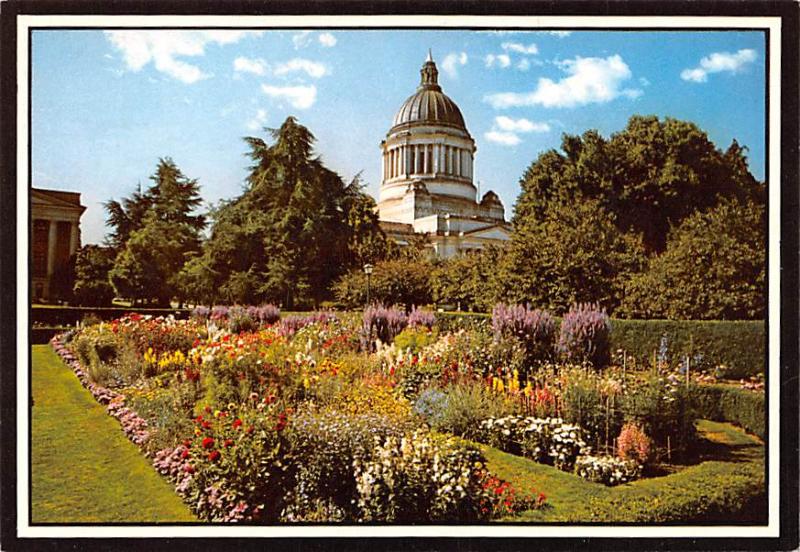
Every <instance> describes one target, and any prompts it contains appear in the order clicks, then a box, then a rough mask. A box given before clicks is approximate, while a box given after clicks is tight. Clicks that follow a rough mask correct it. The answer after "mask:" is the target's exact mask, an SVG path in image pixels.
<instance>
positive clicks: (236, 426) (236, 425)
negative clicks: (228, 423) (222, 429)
mask: <svg viewBox="0 0 800 552" xmlns="http://www.w3.org/2000/svg"><path fill="white" fill-rule="evenodd" d="M240 425H242V421H241V420H240V419H239V418H236V419H235V420H234V421H233V429H238V428H239V426H240Z"/></svg>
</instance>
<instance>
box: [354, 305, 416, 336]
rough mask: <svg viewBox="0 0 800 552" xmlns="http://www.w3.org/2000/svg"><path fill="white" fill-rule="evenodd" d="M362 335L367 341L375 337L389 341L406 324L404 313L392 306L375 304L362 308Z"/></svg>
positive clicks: (406, 319)
mask: <svg viewBox="0 0 800 552" xmlns="http://www.w3.org/2000/svg"><path fill="white" fill-rule="evenodd" d="M363 320H364V326H363V331H364V337H365V338H366V339H367V341H368V342H369V343H372V342H373V341H374V340H375V339H377V340H379V341H381V342H382V343H391V342H392V340H393V339H394V338H395V336H396V335H397V334H399V333H400V332H402V331H403V329H404V328H405V327H406V326H407V325H408V316H406V313H405V312H403V311H401V310H399V309H396V308H394V307H388V308H387V307H384V306H382V305H375V306H370V307H367V308H366V310H364V316H363Z"/></svg>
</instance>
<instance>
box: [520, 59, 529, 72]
mask: <svg viewBox="0 0 800 552" xmlns="http://www.w3.org/2000/svg"><path fill="white" fill-rule="evenodd" d="M530 68H531V62H530V61H528V58H522V59H521V60H519V62H518V63H517V69H519V70H520V71H527V70H528V69H530Z"/></svg>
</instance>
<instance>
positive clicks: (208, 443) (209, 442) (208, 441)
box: [203, 437, 214, 449]
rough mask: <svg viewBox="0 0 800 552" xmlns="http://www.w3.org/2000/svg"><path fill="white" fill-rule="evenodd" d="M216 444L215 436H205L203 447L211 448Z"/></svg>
mask: <svg viewBox="0 0 800 552" xmlns="http://www.w3.org/2000/svg"><path fill="white" fill-rule="evenodd" d="M213 446H214V438H213V437H204V438H203V448H204V449H210V448H211V447H213Z"/></svg>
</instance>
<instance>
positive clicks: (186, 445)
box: [183, 439, 192, 448]
mask: <svg viewBox="0 0 800 552" xmlns="http://www.w3.org/2000/svg"><path fill="white" fill-rule="evenodd" d="M183 446H184V447H186V448H189V447H191V446H192V442H191V441H190V440H189V439H184V440H183Z"/></svg>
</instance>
